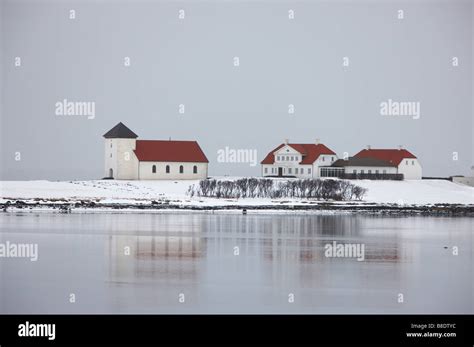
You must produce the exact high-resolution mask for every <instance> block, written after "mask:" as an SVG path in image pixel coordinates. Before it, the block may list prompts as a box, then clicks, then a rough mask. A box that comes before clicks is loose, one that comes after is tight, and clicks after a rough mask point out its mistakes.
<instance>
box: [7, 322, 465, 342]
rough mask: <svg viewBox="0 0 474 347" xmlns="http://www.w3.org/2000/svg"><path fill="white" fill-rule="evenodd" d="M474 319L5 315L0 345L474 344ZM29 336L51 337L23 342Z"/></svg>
mask: <svg viewBox="0 0 474 347" xmlns="http://www.w3.org/2000/svg"><path fill="white" fill-rule="evenodd" d="M473 317H474V316H472V315H433V316H430V315H341V316H339V315H0V346H1V347H5V346H10V345H33V344H45V345H46V344H101V345H104V344H127V345H139V344H149V343H153V344H161V343H176V344H183V343H185V344H197V343H205V344H219V345H222V344H233V343H239V344H240V343H245V344H247V343H256V344H288V345H295V344H313V345H318V344H323V343H324V344H349V345H353V344H392V345H420V344H430V345H433V344H434V345H445V346H473V345H474V338H473V336H474V324H473ZM27 322H28V323H27ZM43 324H55V326H54V340H53V339H52V337H53V336H52V326H46V325H43ZM48 331H49V335H48ZM25 334H26V335H38V334H42V335H46V336H19V335H25Z"/></svg>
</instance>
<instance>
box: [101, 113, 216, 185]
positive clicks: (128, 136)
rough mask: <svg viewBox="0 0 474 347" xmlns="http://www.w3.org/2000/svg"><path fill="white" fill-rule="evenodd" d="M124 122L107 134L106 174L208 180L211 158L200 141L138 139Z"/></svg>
mask: <svg viewBox="0 0 474 347" xmlns="http://www.w3.org/2000/svg"><path fill="white" fill-rule="evenodd" d="M137 137H138V135H137V134H135V133H134V132H133V131H131V130H130V129H129V128H127V127H126V126H125V125H124V124H123V123H121V122H120V123H118V124H117V125H116V126H115V127H113V128H112V129H110V130H109V131H108V132H107V133H105V134H104V138H105V158H104V159H105V177H107V178H114V179H121V180H177V179H205V178H207V170H208V163H209V161H208V160H207V158H206V155H205V154H204V152H203V151H202V149H201V147H199V144H198V143H197V142H196V141H175V140H173V141H172V140H137Z"/></svg>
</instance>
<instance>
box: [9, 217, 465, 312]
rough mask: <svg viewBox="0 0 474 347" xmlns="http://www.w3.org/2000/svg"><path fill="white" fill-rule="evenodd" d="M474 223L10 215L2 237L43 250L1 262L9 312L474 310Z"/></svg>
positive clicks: (410, 219)
mask: <svg viewBox="0 0 474 347" xmlns="http://www.w3.org/2000/svg"><path fill="white" fill-rule="evenodd" d="M473 229H474V228H473V220H472V219H471V218H441V217H373V216H362V215H314V214H299V215H295V214H283V215H279V214H266V215H265V214H263V215H256V214H249V215H247V216H243V215H240V214H210V213H209V214H205V213H159V214H158V213H156V214H150V213H147V214H139V213H136V214H134V213H130V214H126V213H121V214H99V213H90V214H89V213H88V214H74V213H73V214H53V213H0V242H2V243H6V241H10V242H14V243H37V244H38V247H39V259H38V261H36V262H31V261H30V260H29V259H20V258H0V278H1V281H0V312H1V313H383V312H386V313H407V312H410V313H473V312H474V310H473V304H472V303H473V288H474V287H473V272H472V270H473V253H472V249H473V237H472V233H473ZM333 241H336V242H340V243H361V244H364V246H365V261H362V262H359V261H357V260H356V259H354V258H327V257H325V252H324V245H325V244H327V243H331V242H333ZM453 246H457V247H459V255H457V256H455V255H453V254H452V247H453ZM127 247H129V249H130V254H129V255H126V254H125V252H126V250H127V249H128V248H127ZM235 247H238V248H239V255H234V252H235V250H236V249H235ZM445 247H448V248H445ZM70 293H74V294H75V296H76V302H75V303H70V302H69V298H70V296H69V295H70ZM290 293H291V294H293V295H294V302H289V299H290V298H291V295H290ZM399 293H403V295H404V298H403V299H404V302H403V303H398V302H397V299H398V294H399ZM180 294H184V302H180V301H179V299H180V298H181V299H182V298H183V296H181V297H180Z"/></svg>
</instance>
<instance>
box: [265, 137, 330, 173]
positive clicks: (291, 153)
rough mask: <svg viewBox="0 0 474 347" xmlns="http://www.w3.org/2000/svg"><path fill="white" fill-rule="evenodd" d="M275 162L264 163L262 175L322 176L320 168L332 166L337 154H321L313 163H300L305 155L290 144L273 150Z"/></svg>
mask: <svg viewBox="0 0 474 347" xmlns="http://www.w3.org/2000/svg"><path fill="white" fill-rule="evenodd" d="M273 155H274V157H275V161H274V163H273V164H262V176H296V177H298V178H316V177H320V172H319V168H320V167H321V166H330V165H331V164H332V163H333V162H335V161H336V160H337V155H335V154H321V155H320V156H319V157H318V158H317V160H315V161H314V163H313V164H300V162H301V161H302V160H303V156H302V154H301V153H300V152H298V151H297V150H295V149H294V148H293V147H291V146H290V145H284V146H283V147H282V148H280V149H278V150H277V151H275V152H273Z"/></svg>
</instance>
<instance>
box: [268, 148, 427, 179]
mask: <svg viewBox="0 0 474 347" xmlns="http://www.w3.org/2000/svg"><path fill="white" fill-rule="evenodd" d="M261 165H262V176H267V177H272V176H273V177H282V176H291V177H298V178H317V177H345V178H349V179H350V178H367V179H371V178H378V179H384V178H397V179H421V177H422V168H421V165H420V163H419V161H418V159H417V157H416V156H415V155H413V154H412V153H411V152H409V151H408V150H406V149H403V148H401V147H400V148H397V149H372V148H370V146H368V148H367V149H364V150H361V151H360V152H358V153H357V154H355V155H354V156H353V157H349V158H345V159H339V158H338V157H337V154H336V153H335V152H334V151H333V150H331V149H330V148H328V147H327V146H325V145H324V144H322V143H320V142H319V140H316V142H315V143H289V142H288V140H285V142H284V143H282V144H280V145H279V146H278V147H276V148H275V149H273V150H272V151H271V152H269V153H268V154H267V156H266V157H265V158H264V159H263V160H262V162H261Z"/></svg>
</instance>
